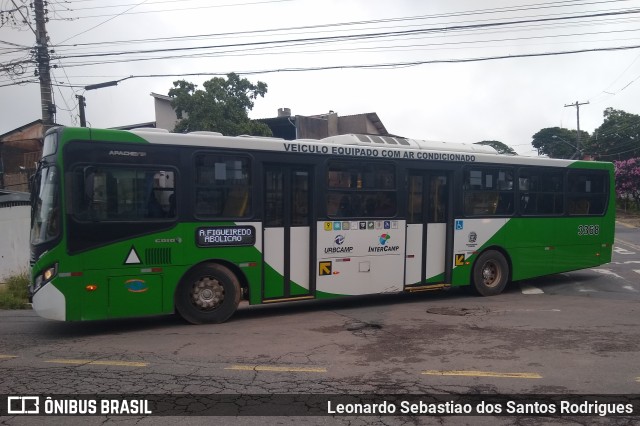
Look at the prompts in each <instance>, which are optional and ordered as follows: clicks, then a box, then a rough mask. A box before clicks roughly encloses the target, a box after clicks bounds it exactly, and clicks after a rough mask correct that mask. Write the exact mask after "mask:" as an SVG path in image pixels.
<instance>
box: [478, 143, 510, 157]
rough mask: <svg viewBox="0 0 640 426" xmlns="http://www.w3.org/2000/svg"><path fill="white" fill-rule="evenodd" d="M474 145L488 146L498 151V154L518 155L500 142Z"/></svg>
mask: <svg viewBox="0 0 640 426" xmlns="http://www.w3.org/2000/svg"><path fill="white" fill-rule="evenodd" d="M474 145H486V146H490V147H492V148H493V149H495V150H496V151H498V154H508V155H518V153H517V152H515V151H514V150H513V148H511V147H510V146H509V145H507V144H505V143H502V142H500V141H482V142H476V143H475V144H474Z"/></svg>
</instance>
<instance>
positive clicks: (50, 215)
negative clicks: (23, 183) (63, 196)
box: [31, 166, 60, 244]
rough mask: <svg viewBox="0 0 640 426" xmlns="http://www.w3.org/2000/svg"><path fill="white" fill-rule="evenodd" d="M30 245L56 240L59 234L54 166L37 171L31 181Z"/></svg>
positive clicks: (58, 212)
mask: <svg viewBox="0 0 640 426" xmlns="http://www.w3.org/2000/svg"><path fill="white" fill-rule="evenodd" d="M33 186H34V187H33V195H32V200H31V203H32V218H31V244H41V243H44V242H47V241H51V240H53V239H54V238H56V237H57V236H58V234H59V232H60V206H59V198H58V171H57V169H56V167H55V166H50V167H43V168H41V169H39V170H38V172H37V173H36V175H35V178H34V180H33Z"/></svg>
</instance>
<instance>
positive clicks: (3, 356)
mask: <svg viewBox="0 0 640 426" xmlns="http://www.w3.org/2000/svg"><path fill="white" fill-rule="evenodd" d="M11 358H18V355H0V359H11Z"/></svg>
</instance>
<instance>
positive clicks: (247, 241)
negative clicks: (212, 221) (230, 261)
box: [196, 226, 256, 247]
mask: <svg viewBox="0 0 640 426" xmlns="http://www.w3.org/2000/svg"><path fill="white" fill-rule="evenodd" d="M255 242H256V228H254V227H253V226H210V227H203V228H198V229H197V231H196V243H197V244H198V247H219V246H252V245H254V244H255Z"/></svg>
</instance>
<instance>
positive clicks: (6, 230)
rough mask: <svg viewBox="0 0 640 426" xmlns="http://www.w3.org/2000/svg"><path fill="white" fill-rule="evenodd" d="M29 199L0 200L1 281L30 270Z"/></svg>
mask: <svg viewBox="0 0 640 426" xmlns="http://www.w3.org/2000/svg"><path fill="white" fill-rule="evenodd" d="M30 214H31V213H30V207H29V203H28V201H20V200H12V201H5V202H0V282H4V281H6V280H7V278H9V277H11V276H13V275H18V274H21V273H25V272H27V271H28V270H29V222H30Z"/></svg>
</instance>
